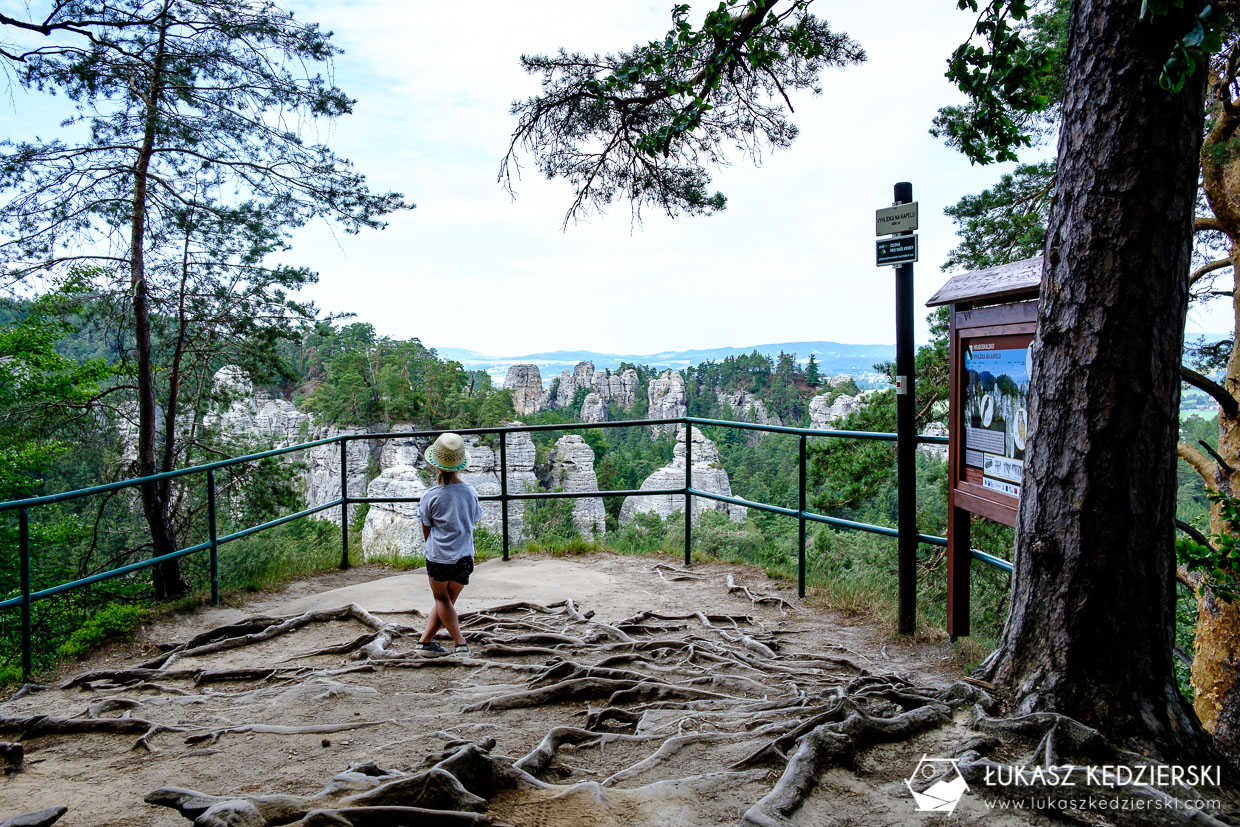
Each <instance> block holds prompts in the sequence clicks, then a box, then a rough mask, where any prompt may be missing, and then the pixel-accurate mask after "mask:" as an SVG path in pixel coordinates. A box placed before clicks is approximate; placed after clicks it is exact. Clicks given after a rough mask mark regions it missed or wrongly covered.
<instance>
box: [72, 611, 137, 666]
mask: <svg viewBox="0 0 1240 827" xmlns="http://www.w3.org/2000/svg"><path fill="white" fill-rule="evenodd" d="M150 614H151V611H150V609H148V608H146V607H145V606H127V605H124V604H121V603H113V604H112V605H110V606H107V607H106V608H104V609H103V610H102V611H99V612H97V613H95V614H93V615H91V617H90V619H89V620H87V621H86V622H85V623H83V624H82V625H81V626H79V627H78V629H77V631H75V632H74V633H73V634H72V635H70V636H69V639H68V640H67V641H65V642H64V643H63V644H62V645H61V647H60V649H58V650H57V652H56V656H57V658H58V659H61V660H69V659H70V658H80V657H82V656H83V655H85V654H87V653H89V652H90V651H91V650H92V649H94V648H95V647H96V646H98V645H99V644H101V643H103V642H105V641H108V640H114V639H116V638H120V637H124V636H126V635H128V634H129V633H130V632H132V631H133V630H134V628H136V627H137V626H139V625H140V624H141V623H142V622H143V621H145V620H146V619H147V618H148V617H150Z"/></svg>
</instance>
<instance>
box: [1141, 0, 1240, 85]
mask: <svg viewBox="0 0 1240 827" xmlns="http://www.w3.org/2000/svg"><path fill="white" fill-rule="evenodd" d="M1183 9H1184V0H1141V18H1142V19H1143V20H1147V21H1150V22H1154V21H1155V20H1157V19H1158V18H1160V17H1168V16H1171V14H1172V13H1173V11H1181V12H1182V11H1183ZM1232 23H1233V21H1230V20H1228V17H1227V13H1226V12H1225V11H1224V10H1223V9H1222V7H1221V4H1220V3H1207V4H1206V5H1205V7H1204V8H1203V9H1202V10H1201V11H1200V12H1198V14H1197V15H1196V16H1195V17H1193V18H1191V19H1190V21H1189V24H1188V29H1187V31H1185V32H1184V33H1183V34H1182V35H1180V36H1179V37H1177V38H1176V40H1175V42H1174V44H1172V47H1171V55H1170V57H1168V58H1167V62H1166V63H1165V64H1164V65H1163V69H1162V73H1161V74H1160V75H1159V76H1158V85H1159V86H1161V87H1162V88H1163V89H1166V90H1167V91H1169V92H1180V91H1181V90H1183V89H1184V84H1185V83H1187V82H1188V80H1189V78H1191V77H1192V76H1193V75H1194V74H1195V73H1196V72H1197V70H1198V69H1201V70H1203V71H1207V70H1208V66H1209V63H1210V56H1211V55H1213V54H1215V53H1216V52H1218V51H1219V49H1221V48H1222V47H1223V31H1224V29H1225V28H1226V26H1228V25H1230V24H1232Z"/></svg>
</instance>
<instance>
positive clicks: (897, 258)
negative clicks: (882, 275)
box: [875, 235, 917, 267]
mask: <svg viewBox="0 0 1240 827" xmlns="http://www.w3.org/2000/svg"><path fill="white" fill-rule="evenodd" d="M875 247H876V252H877V256H876V261H875V264H877V265H878V266H879V267H884V266H886V265H890V264H908V263H910V262H914V261H916V260H917V236H915V235H901V236H896V237H895V238H880V239H879V240H878V241H876V242H875Z"/></svg>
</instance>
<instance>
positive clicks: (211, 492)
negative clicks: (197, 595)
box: [207, 468, 220, 606]
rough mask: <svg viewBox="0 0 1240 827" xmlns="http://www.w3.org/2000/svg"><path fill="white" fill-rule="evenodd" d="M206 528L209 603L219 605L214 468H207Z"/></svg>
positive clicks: (218, 547)
mask: <svg viewBox="0 0 1240 827" xmlns="http://www.w3.org/2000/svg"><path fill="white" fill-rule="evenodd" d="M207 530H208V532H209V534H208V537H209V538H210V540H211V603H212V604H214V605H216V606H218V605H220V543H219V534H218V533H217V531H216V527H215V469H214V468H208V469H207Z"/></svg>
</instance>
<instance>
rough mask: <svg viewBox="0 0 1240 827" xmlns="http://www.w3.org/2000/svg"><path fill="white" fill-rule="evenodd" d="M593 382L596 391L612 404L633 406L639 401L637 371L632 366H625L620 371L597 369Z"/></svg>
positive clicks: (623, 406) (626, 406) (622, 406)
mask: <svg viewBox="0 0 1240 827" xmlns="http://www.w3.org/2000/svg"><path fill="white" fill-rule="evenodd" d="M592 383H593V387H594V392H595V393H597V394H598V395H599V397H600V398H602V399H603V400H604V401H605V402H608V403H610V404H612V405H615V406H617V407H620V408H631V407H633V403H634V402H636V401H637V385H638V378H637V371H635V370H633V369H632V368H625V369H624V370H622V371H621V372H620V373H613V372H611V371H610V370H606V371H596V372H595V373H594V379H593V380H592Z"/></svg>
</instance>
